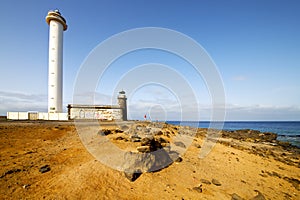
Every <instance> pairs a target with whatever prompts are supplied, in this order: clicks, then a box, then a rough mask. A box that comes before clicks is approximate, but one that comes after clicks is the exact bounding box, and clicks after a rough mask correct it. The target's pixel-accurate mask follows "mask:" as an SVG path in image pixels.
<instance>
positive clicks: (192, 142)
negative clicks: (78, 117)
mask: <svg viewBox="0 0 300 200" xmlns="http://www.w3.org/2000/svg"><path fill="white" fill-rule="evenodd" d="M80 128H82V127H77V128H76V127H75V126H74V123H73V122H46V121H40V122H38V121H35V122H29V121H24V122H13V121H10V122H7V121H5V120H3V121H1V122H0V151H1V153H0V166H1V167H0V199H41V198H45V199H299V198H300V188H299V187H300V186H299V183H300V169H299V167H300V165H299V163H300V162H299V149H297V148H295V147H292V146H291V145H289V144H288V143H283V142H279V141H277V140H276V135H274V134H272V133H260V132H257V131H253V130H241V131H235V132H221V133H219V134H212V137H209V138H207V130H206V129H195V128H190V127H179V126H173V125H169V124H164V123H147V122H128V123H121V124H113V123H107V122H106V123H101V126H100V127H99V126H93V127H91V126H90V125H89V124H87V125H85V127H83V129H80ZM79 130H80V131H79ZM82 130H83V131H82ZM89 131H93V132H94V133H95V134H94V135H93V134H86V133H89ZM91 135H92V136H91ZM85 138H88V139H90V140H85ZM82 141H84V142H82ZM215 143H216V144H215ZM107 144H112V145H113V146H114V147H117V149H120V150H122V157H121V158H120V159H117V160H116V159H115V160H113V157H114V156H115V155H117V154H114V152H113V151H103V149H101V148H102V147H103V148H104V147H105V146H106V145H107ZM207 144H212V146H213V148H212V149H211V151H207V149H210V148H208V147H207ZM214 144H215V145H214ZM100 145H101V148H100V150H101V151H100V150H98V147H99V146H100ZM201 151H202V152H204V151H206V152H208V154H207V155H206V156H204V157H202V158H199V155H200V152H201ZM157 152H159V153H157ZM90 153H92V154H96V156H97V155H101V156H102V158H103V155H105V156H107V157H108V158H107V159H106V160H105V161H106V162H107V163H106V164H102V163H103V162H102V163H101V162H99V161H98V160H97V159H96V158H95V157H94V156H93V155H91V154H90ZM120 160H121V161H120ZM114 162H116V163H119V162H121V165H120V167H119V168H118V170H117V169H113V168H111V167H109V166H107V165H110V164H111V165H112V166H114V165H113V164H114ZM104 163H105V162H104ZM120 170H121V171H120Z"/></svg>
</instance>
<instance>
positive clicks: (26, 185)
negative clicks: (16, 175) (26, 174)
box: [22, 184, 30, 189]
mask: <svg viewBox="0 0 300 200" xmlns="http://www.w3.org/2000/svg"><path fill="white" fill-rule="evenodd" d="M29 186H30V185H29V184H25V185H23V186H22V187H23V189H27V188H28V187H29Z"/></svg>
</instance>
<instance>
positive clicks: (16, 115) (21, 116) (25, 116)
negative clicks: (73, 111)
mask: <svg viewBox="0 0 300 200" xmlns="http://www.w3.org/2000/svg"><path fill="white" fill-rule="evenodd" d="M30 114H31V115H30ZM32 114H36V115H32ZM29 116H32V117H31V118H29ZM35 116H36V117H35ZM7 119H11V120H29V119H30V120H68V113H40V112H36V113H31V112H7Z"/></svg>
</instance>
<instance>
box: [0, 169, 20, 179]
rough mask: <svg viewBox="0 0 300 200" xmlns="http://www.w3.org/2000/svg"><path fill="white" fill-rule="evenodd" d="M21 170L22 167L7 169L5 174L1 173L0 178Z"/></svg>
mask: <svg viewBox="0 0 300 200" xmlns="http://www.w3.org/2000/svg"><path fill="white" fill-rule="evenodd" d="M20 171H21V169H10V170H8V171H6V172H5V173H4V174H3V175H1V176H0V178H3V177H5V176H6V175H8V174H13V173H16V172H20Z"/></svg>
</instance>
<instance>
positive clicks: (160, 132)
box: [155, 131, 163, 135]
mask: <svg viewBox="0 0 300 200" xmlns="http://www.w3.org/2000/svg"><path fill="white" fill-rule="evenodd" d="M155 135H163V132H162V131H158V132H157V133H156V134H155Z"/></svg>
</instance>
